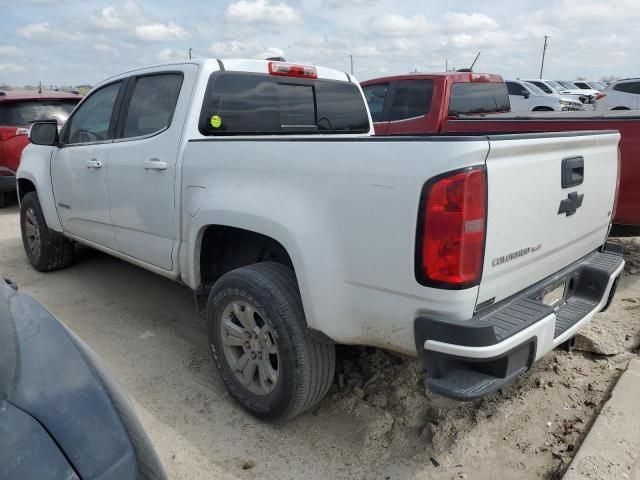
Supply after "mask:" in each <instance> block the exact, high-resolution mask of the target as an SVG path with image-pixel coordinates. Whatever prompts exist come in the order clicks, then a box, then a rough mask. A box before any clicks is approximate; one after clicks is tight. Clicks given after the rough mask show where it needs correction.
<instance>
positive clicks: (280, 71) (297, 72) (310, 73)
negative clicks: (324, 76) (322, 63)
mask: <svg viewBox="0 0 640 480" xmlns="http://www.w3.org/2000/svg"><path fill="white" fill-rule="evenodd" d="M269 73H270V74H271V75H278V76H281V77H299V78H318V72H317V70H316V67H312V66H310V65H294V64H292V63H282V62H269Z"/></svg>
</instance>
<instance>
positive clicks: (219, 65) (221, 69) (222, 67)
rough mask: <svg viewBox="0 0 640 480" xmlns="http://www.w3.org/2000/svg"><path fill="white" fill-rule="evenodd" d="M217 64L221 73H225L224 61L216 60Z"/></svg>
mask: <svg viewBox="0 0 640 480" xmlns="http://www.w3.org/2000/svg"><path fill="white" fill-rule="evenodd" d="M216 62H218V68H219V69H220V71H221V72H224V71H225V68H224V63H222V60H220V59H219V58H216Z"/></svg>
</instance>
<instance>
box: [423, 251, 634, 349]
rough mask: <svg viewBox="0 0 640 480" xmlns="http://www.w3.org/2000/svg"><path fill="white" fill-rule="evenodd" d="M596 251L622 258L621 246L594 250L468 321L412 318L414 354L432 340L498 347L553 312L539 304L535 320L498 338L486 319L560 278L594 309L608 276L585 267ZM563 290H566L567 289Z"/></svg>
mask: <svg viewBox="0 0 640 480" xmlns="http://www.w3.org/2000/svg"><path fill="white" fill-rule="evenodd" d="M599 252H603V253H608V254H611V255H616V256H619V257H622V246H621V245H619V244H615V243H611V242H608V243H606V244H605V245H603V247H602V248H601V249H599V250H598V251H594V252H591V253H589V254H588V255H586V256H584V257H583V258H581V259H580V260H578V261H576V262H574V263H572V264H571V265H568V266H567V267H565V268H563V269H562V270H560V271H558V272H556V273H554V274H553V275H550V276H548V277H547V278H544V279H543V280H541V281H539V282H537V283H535V284H533V285H531V286H530V287H528V288H526V289H524V290H522V291H520V292H518V293H516V294H514V295H512V296H510V297H508V298H506V299H504V300H501V301H500V302H498V303H496V304H494V305H492V306H490V307H487V308H485V309H483V310H481V311H479V312H477V313H476V314H474V315H473V317H472V318H471V319H469V320H465V321H452V320H444V319H438V318H431V317H418V318H416V319H415V321H414V333H415V341H416V351H417V352H418V354H419V355H421V356H422V355H424V352H425V350H424V343H425V342H426V341H427V340H436V341H439V342H443V343H450V344H454V345H461V346H465V347H486V346H490V345H495V344H498V343H500V342H502V341H504V340H506V339H507V338H509V337H511V336H513V335H515V334H516V333H518V332H519V331H521V330H523V329H525V328H528V327H529V326H530V325H533V324H535V323H536V322H537V321H540V320H542V319H543V318H545V317H546V316H547V315H549V314H550V313H552V312H553V311H554V310H553V308H552V307H547V306H544V305H543V304H540V305H541V307H540V309H539V310H540V312H539V314H538V317H537V318H531V319H530V320H528V321H526V322H525V321H523V322H522V323H521V324H520V325H518V326H517V327H514V328H513V329H512V330H511V331H509V334H508V335H506V336H503V335H498V334H497V333H496V330H495V327H494V324H493V323H491V322H490V321H489V320H490V317H492V316H493V315H496V314H499V313H500V312H501V311H503V310H504V309H506V308H508V307H509V306H510V305H514V304H517V302H519V301H523V300H527V301H529V302H530V301H531V298H532V297H533V296H536V294H537V293H538V292H540V291H542V290H544V289H545V288H546V287H548V286H550V285H553V284H554V283H555V282H557V281H558V280H560V279H563V278H570V279H572V280H573V283H574V288H573V290H568V294H569V295H570V296H573V295H574V294H575V291H576V290H577V289H579V288H581V289H582V290H581V291H583V290H584V291H583V294H582V295H580V297H582V298H583V299H584V300H585V301H591V302H595V303H594V306H595V305H597V303H598V302H599V301H600V300H601V296H602V294H603V290H602V289H604V288H606V285H607V283H608V279H609V278H610V275H611V273H609V274H608V275H604V273H603V272H601V271H598V270H597V269H595V268H594V266H592V267H591V268H589V264H588V262H589V260H591V259H595V258H596V256H597V255H598V254H599ZM621 261H622V258H621ZM587 284H588V285H587ZM596 287H597V288H596ZM567 288H568V289H569V287H567ZM612 291H613V288H612ZM610 300H611V298H609V301H610ZM494 323H495V322H494Z"/></svg>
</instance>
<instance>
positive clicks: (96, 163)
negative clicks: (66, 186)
mask: <svg viewBox="0 0 640 480" xmlns="http://www.w3.org/2000/svg"><path fill="white" fill-rule="evenodd" d="M86 165H87V168H102V162H101V161H100V160H98V159H96V158H92V159H91V160H87V164H86Z"/></svg>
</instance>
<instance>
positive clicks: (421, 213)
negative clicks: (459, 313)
mask: <svg viewBox="0 0 640 480" xmlns="http://www.w3.org/2000/svg"><path fill="white" fill-rule="evenodd" d="M473 170H479V171H483V172H485V179H486V182H487V183H486V184H485V199H484V200H485V205H486V206H488V200H489V199H488V195H489V186H488V182H489V179H488V178H487V167H486V165H474V166H470V167H464V168H459V169H457V170H451V171H449V172H446V173H442V174H440V175H437V176H435V177H432V178H430V179H429V180H427V182H426V183H425V184H424V186H423V187H422V193H421V194H420V200H419V202H420V203H419V208H418V219H417V221H416V243H415V254H414V274H415V278H416V281H417V282H418V283H419V284H420V285H422V286H424V287H432V288H440V289H445V290H465V289H467V288H471V287H475V286H476V285H478V284H479V283H480V279H481V278H482V271H483V266H484V248H483V249H482V260H481V262H480V272H479V273H478V278H477V279H475V280H473V281H471V282H465V283H449V282H441V281H437V280H432V279H430V278H428V277H427V276H426V275H425V274H424V272H423V271H422V248H421V247H422V243H423V240H424V238H423V236H424V232H423V225H424V221H425V207H426V201H427V198H428V197H429V193H430V192H431V189H432V188H433V186H434V185H435V184H436V183H437V182H439V181H440V180H442V179H443V178H447V177H451V176H453V175H457V174H458V173H462V172H470V171H473ZM487 210H488V208H485V216H484V239H483V242H484V243H485V244H486V241H487Z"/></svg>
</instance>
